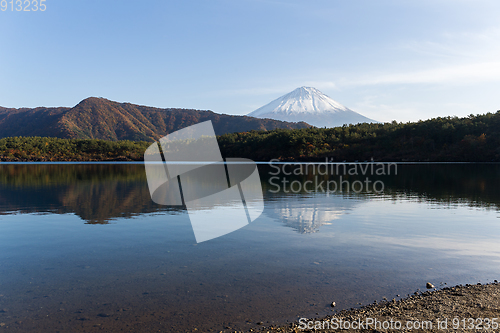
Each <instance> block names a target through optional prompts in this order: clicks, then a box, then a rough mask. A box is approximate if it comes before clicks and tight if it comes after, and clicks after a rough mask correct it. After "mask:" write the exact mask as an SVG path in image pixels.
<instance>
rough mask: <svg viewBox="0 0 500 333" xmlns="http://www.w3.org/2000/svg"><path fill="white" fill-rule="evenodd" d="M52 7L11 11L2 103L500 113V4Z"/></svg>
mask: <svg viewBox="0 0 500 333" xmlns="http://www.w3.org/2000/svg"><path fill="white" fill-rule="evenodd" d="M39 1H40V0H39ZM2 2H3V3H4V4H5V2H4V1H2ZM14 3H15V1H14ZM44 4H45V5H46V10H45V11H44V12H42V11H36V12H34V11H30V12H24V11H23V12H17V11H16V10H15V9H16V8H15V7H14V10H13V11H12V10H11V9H12V8H11V5H10V0H8V1H7V9H6V10H5V11H0V105H1V106H5V107H35V106H74V105H75V104H77V103H78V102H79V101H81V100H82V99H84V98H87V97H89V96H97V97H105V98H108V99H111V100H115V101H119V102H131V103H135V104H142V105H150V106H156V107H180V108H196V109H204V110H206V109H209V110H213V111H215V112H218V113H228V114H247V113H249V112H251V111H253V110H255V109H257V108H258V107H260V106H262V105H264V104H267V103H268V102H270V101H271V100H273V99H275V98H277V97H279V96H281V95H283V94H285V93H288V92H290V91H291V90H293V89H295V88H297V87H300V86H312V87H315V88H317V89H319V90H321V91H322V92H324V93H325V94H327V95H329V96H330V97H332V98H333V99H335V100H337V101H338V102H340V103H342V104H343V105H345V106H347V107H349V108H351V109H353V110H354V111H357V112H360V113H361V114H363V115H365V116H367V117H370V118H373V119H376V120H380V121H391V120H397V121H415V120H419V119H428V118H431V117H437V116H448V115H450V116H453V115H457V116H466V115H469V114H471V113H473V114H477V113H486V112H496V111H497V110H500V19H499V18H500V1H497V0H470V1H469V0H415V1H414V0H385V1H384V0H382V1H375V0H366V1H358V0H345V1H340V0H304V1H285V0H260V1H259V0H251V1H250V0H203V1H189V0H186V1H167V0H161V1H160V0H158V1H155V0H142V1H139V0H135V1H133V0H120V1H118V0H116V1H113V0H45V3H44ZM14 6H15V4H14ZM32 8H33V7H32Z"/></svg>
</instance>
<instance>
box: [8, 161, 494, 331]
mask: <svg viewBox="0 0 500 333" xmlns="http://www.w3.org/2000/svg"><path fill="white" fill-rule="evenodd" d="M395 167H396V168H395V169H392V170H391V172H390V174H389V173H388V172H385V174H383V173H379V174H373V172H372V173H371V174H370V176H369V179H370V182H371V184H372V185H373V184H374V183H375V182H377V181H378V183H377V184H378V188H375V189H373V188H369V187H368V186H367V187H364V186H362V185H359V184H365V183H364V181H365V180H366V177H365V175H362V174H359V173H358V175H355V174H345V172H343V173H344V174H343V176H344V179H343V180H344V181H348V182H349V184H350V185H353V184H354V183H355V182H356V181H358V183H356V184H355V185H356V186H357V187H356V186H354V189H353V188H352V187H351V189H350V191H349V192H347V190H346V189H344V191H342V192H340V191H339V190H338V188H337V191H327V190H323V189H324V188H325V187H323V188H322V187H321V186H319V187H318V186H316V185H317V183H318V182H321V181H328V180H330V181H338V184H340V183H341V181H340V176H341V175H340V176H339V172H338V171H339V170H333V169H328V170H327V171H326V173H325V172H324V170H323V172H319V171H320V170H318V168H320V167H319V166H315V167H311V168H304V169H302V170H300V166H299V165H285V166H284V165H281V164H276V165H273V166H269V165H265V164H262V165H259V173H260V177H261V182H262V188H263V192H264V212H263V213H262V215H261V216H260V217H259V218H257V219H256V220H255V221H254V222H252V223H250V224H248V225H247V226H245V227H243V228H241V229H238V230H236V231H234V232H231V233H229V234H227V235H224V236H222V237H218V238H215V239H211V240H208V241H205V242H200V243H197V242H196V239H195V236H194V233H193V229H192V227H191V224H190V220H189V216H188V214H187V211H186V208H185V207H180V206H162V205H158V204H155V203H154V202H153V201H152V200H151V198H150V194H149V190H148V185H147V181H146V175H145V171H144V166H143V165H142V164H141V163H137V164H126V163H123V164H120V163H110V164H104V163H103V164H91V163H89V164H71V163H55V164H21V163H20V164H3V163H2V164H0V230H1V232H0V325H2V326H3V327H4V328H7V327H8V328H9V331H12V332H16V331H18V332H27V331H33V332H35V331H37V332H38V331H60V332H77V331H96V330H99V329H102V330H104V331H119V330H124V331H139V330H142V331H153V330H156V331H157V330H163V331H171V332H174V331H194V330H195V329H197V330H198V331H202V332H204V331H217V332H219V331H221V330H225V329H227V330H229V329H233V330H236V329H240V330H247V329H250V328H252V327H256V326H258V324H259V323H263V324H264V325H271V324H273V323H275V324H279V323H286V322H287V321H294V320H297V319H298V318H300V317H312V316H317V315H326V314H329V313H331V312H332V311H333V310H335V311H338V310H340V309H347V308H351V307H359V306H361V305H367V304H370V303H373V302H374V301H375V300H377V301H381V300H382V299H383V298H384V297H386V298H388V299H392V298H396V299H398V298H400V297H405V296H406V295H407V294H411V293H414V292H415V291H417V290H425V286H426V282H431V283H433V284H434V285H435V286H436V287H438V288H442V287H445V286H451V285H455V284H466V283H478V282H481V283H487V282H493V280H495V279H498V278H500V265H499V261H500V245H499V243H498V239H499V236H500V223H499V219H498V218H499V207H500V190H499V187H498V184H500V165H499V164H458V163H452V164H439V163H437V164H397V165H395ZM297 170H298V171H297ZM394 171H396V172H394ZM347 173H348V172H347ZM284 181H285V182H284ZM308 181H309V183H307V182H308ZM292 183H293V184H292ZM283 184H287V185H289V186H288V187H285V186H283ZM332 184H333V183H332ZM349 184H348V185H346V186H347V187H348V186H350V185H349ZM358 185H359V186H358ZM290 186H291V188H290ZM375 190H376V191H375ZM398 295H399V296H398ZM332 302H336V307H335V308H332V307H331V306H330V304H331V303H332Z"/></svg>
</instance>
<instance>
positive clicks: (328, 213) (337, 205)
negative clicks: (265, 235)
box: [264, 195, 357, 234]
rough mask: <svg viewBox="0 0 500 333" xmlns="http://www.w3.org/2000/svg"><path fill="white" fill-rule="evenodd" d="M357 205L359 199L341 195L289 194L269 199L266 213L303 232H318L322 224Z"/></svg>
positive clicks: (329, 222)
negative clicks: (343, 197) (305, 195)
mask: <svg viewBox="0 0 500 333" xmlns="http://www.w3.org/2000/svg"><path fill="white" fill-rule="evenodd" d="M356 205H357V201H354V200H348V199H342V197H340V196H329V197H327V196H325V195H316V196H312V197H299V196H297V197H293V196H287V197H280V198H277V199H273V200H269V201H268V204H267V207H266V210H265V211H264V213H265V214H267V215H269V216H270V217H272V218H277V219H279V220H280V221H282V222H283V223H284V224H285V225H286V226H287V227H290V228H293V229H295V230H296V231H297V232H299V233H301V234H307V233H312V232H317V231H318V230H319V228H320V227H321V226H322V225H328V224H331V222H332V221H334V220H337V219H339V218H340V217H341V216H342V215H343V214H344V213H345V212H346V211H347V210H350V209H353V208H355V206H356Z"/></svg>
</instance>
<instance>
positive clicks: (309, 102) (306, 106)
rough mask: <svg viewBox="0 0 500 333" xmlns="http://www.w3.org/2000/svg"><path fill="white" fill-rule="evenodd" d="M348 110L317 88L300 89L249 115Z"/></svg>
mask: <svg viewBox="0 0 500 333" xmlns="http://www.w3.org/2000/svg"><path fill="white" fill-rule="evenodd" d="M347 110H348V108H346V107H345V106H343V105H342V104H340V103H339V102H337V101H334V100H333V99H331V98H330V97H328V96H327V95H325V94H323V93H322V92H321V91H319V90H318V89H316V88H312V87H300V88H297V89H295V90H294V91H292V92H290V93H288V94H286V95H283V96H281V97H279V98H277V99H275V100H274V101H272V102H271V103H269V104H266V105H264V106H263V107H261V108H259V109H257V110H255V111H253V112H252V113H250V114H248V115H249V116H252V117H257V116H259V115H262V114H266V113H284V114H294V113H323V112H336V111H347Z"/></svg>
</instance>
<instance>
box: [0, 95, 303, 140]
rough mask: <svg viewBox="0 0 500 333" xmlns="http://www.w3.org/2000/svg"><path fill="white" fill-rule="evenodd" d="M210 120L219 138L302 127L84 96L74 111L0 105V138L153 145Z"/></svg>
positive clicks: (299, 125)
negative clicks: (240, 133) (165, 136)
mask: <svg viewBox="0 0 500 333" xmlns="http://www.w3.org/2000/svg"><path fill="white" fill-rule="evenodd" d="M207 120H211V121H212V124H213V126H214V130H215V133H216V134H217V135H222V134H226V133H234V132H247V131H251V130H272V129H277V128H285V129H295V128H307V127H310V125H309V124H306V123H303V122H302V123H291V122H285V121H278V120H271V119H259V118H254V117H249V116H232V115H226V114H218V113H215V112H212V111H209V110H194V109H180V108H166V109H162V108H155V107H151V106H143V105H137V104H132V103H120V102H115V101H111V100H108V99H106V98H102V97H89V98H86V99H84V100H82V101H80V102H79V103H78V104H77V105H75V106H74V107H72V108H70V107H37V108H18V109H15V108H4V107H0V138H3V137H12V136H49V137H57V138H63V139H103V140H112V141H117V140H133V141H154V140H158V139H159V138H161V137H162V136H164V135H166V134H168V133H171V132H174V131H176V130H178V129H181V128H184V127H187V126H190V125H193V124H196V123H199V122H202V121H207Z"/></svg>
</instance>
